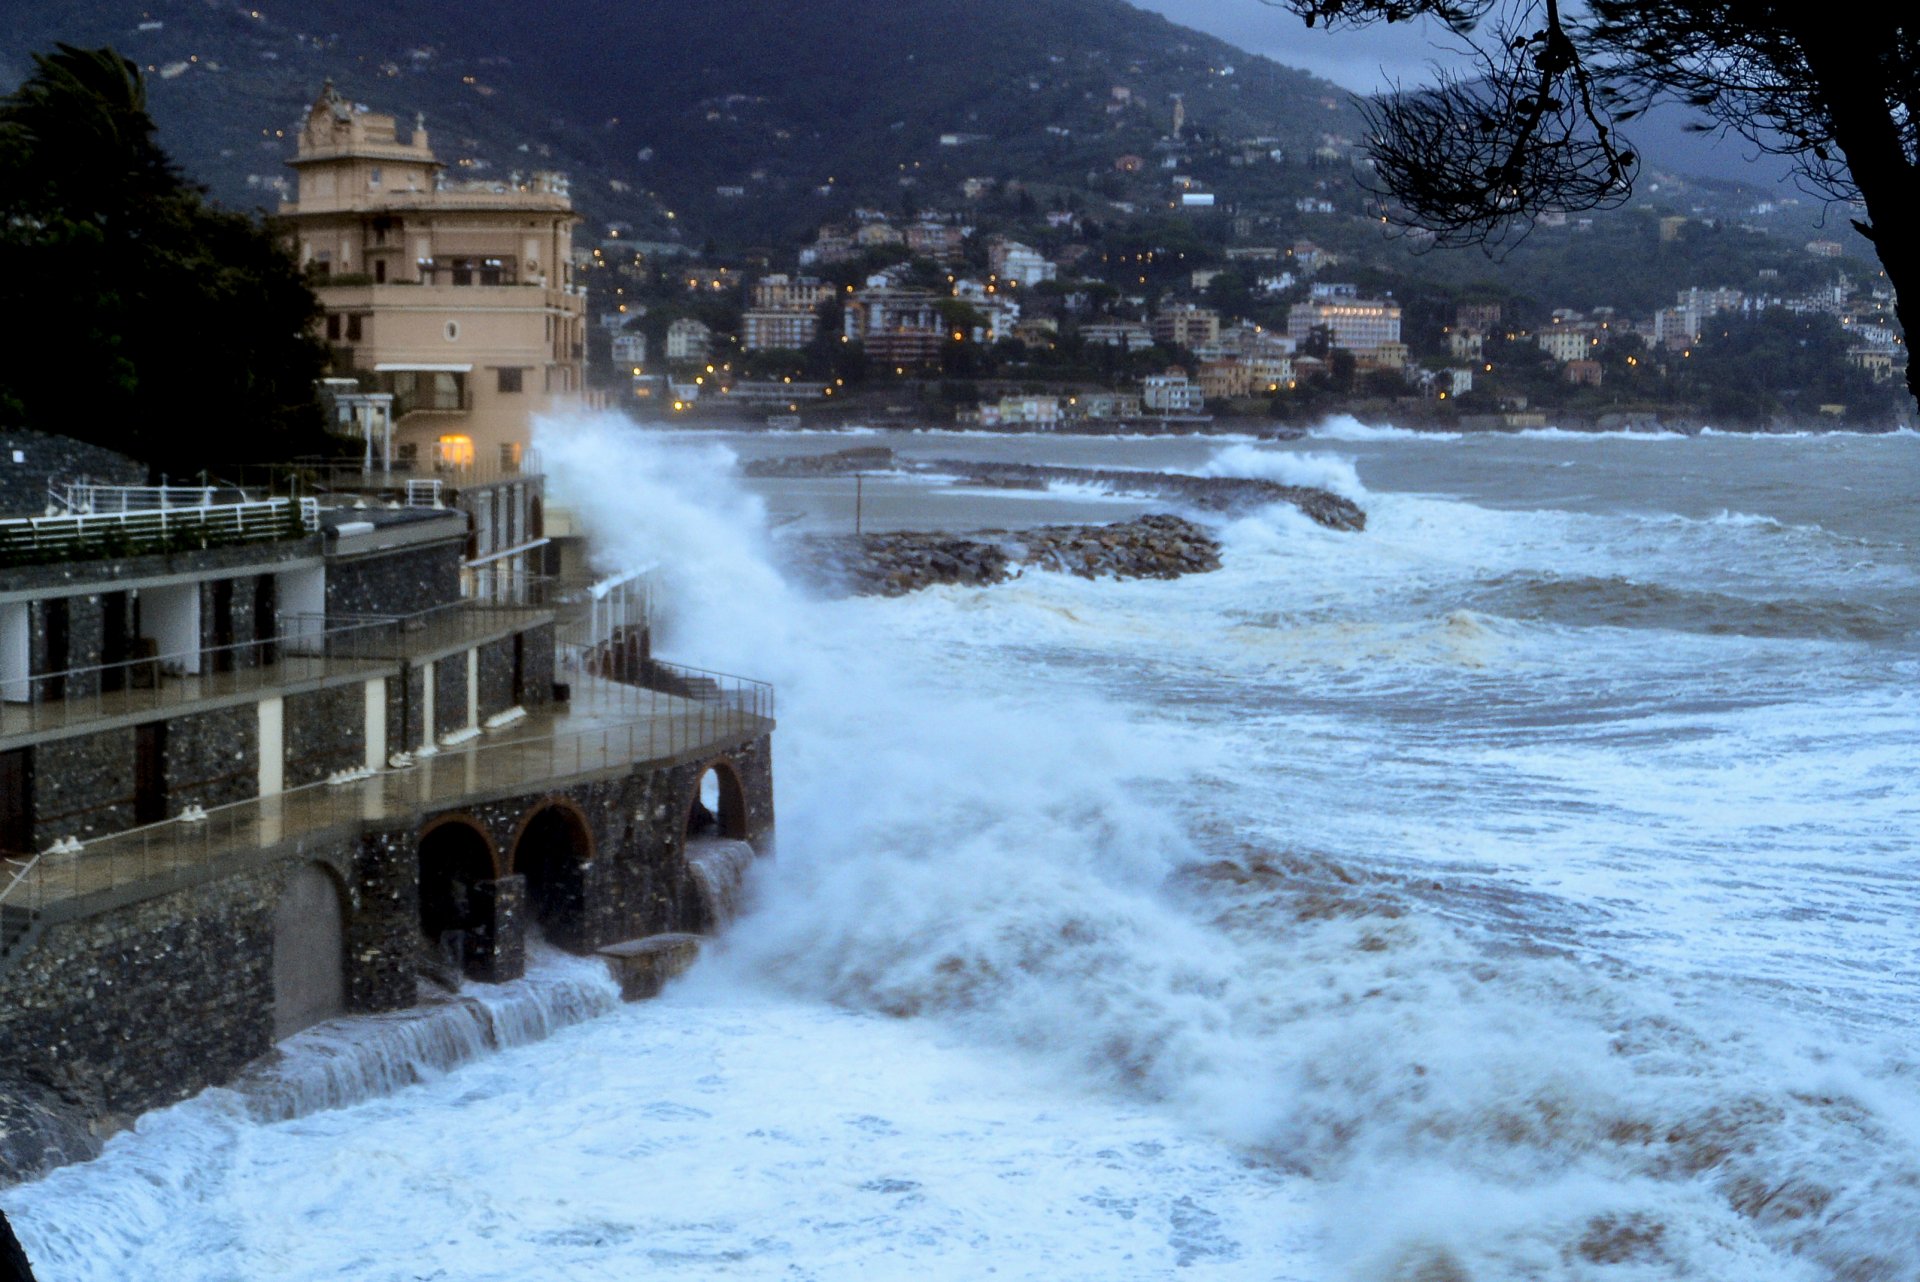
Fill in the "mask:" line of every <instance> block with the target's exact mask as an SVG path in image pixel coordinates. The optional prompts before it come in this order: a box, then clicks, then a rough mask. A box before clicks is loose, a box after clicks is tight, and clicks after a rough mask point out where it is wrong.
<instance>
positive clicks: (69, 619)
mask: <svg viewBox="0 0 1920 1282" xmlns="http://www.w3.org/2000/svg"><path fill="white" fill-rule="evenodd" d="M62 612H64V613H65V615H66V624H65V629H66V636H67V654H66V658H65V659H64V660H62V659H60V658H59V657H58V656H57V655H55V654H54V653H53V651H52V644H51V638H52V635H53V633H54V631H56V626H57V625H56V624H55V621H54V620H55V616H56V615H58V614H60V613H62ZM106 617H107V616H106V607H105V605H104V604H103V602H102V599H101V597H100V595H99V594H98V593H95V594H92V595H78V596H64V597H59V598H42V599H40V600H38V601H35V602H33V603H32V604H30V605H29V606H28V607H27V628H28V635H27V662H28V664H29V665H30V667H29V671H32V672H36V673H39V672H67V670H68V669H71V668H90V667H94V666H96V665H97V664H99V663H100V662H101V657H102V649H103V646H104V645H105V639H106ZM98 693H100V674H99V673H97V672H69V673H68V675H66V676H64V677H61V678H59V679H58V680H57V681H56V680H53V679H43V680H41V681H38V682H35V683H34V691H33V694H34V698H35V700H47V699H83V698H87V697H89V696H91V695H95V694H98Z"/></svg>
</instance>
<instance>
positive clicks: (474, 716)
mask: <svg viewBox="0 0 1920 1282" xmlns="http://www.w3.org/2000/svg"><path fill="white" fill-rule="evenodd" d="M467 728H468V729H470V730H478V729H479V728H480V650H479V647H477V646H476V647H474V648H472V649H470V650H468V651H467Z"/></svg>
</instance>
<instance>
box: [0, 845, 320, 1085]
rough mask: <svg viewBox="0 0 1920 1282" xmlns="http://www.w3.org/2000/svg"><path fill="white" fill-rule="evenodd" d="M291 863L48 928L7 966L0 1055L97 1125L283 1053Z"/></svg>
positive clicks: (0, 1011)
mask: <svg viewBox="0 0 1920 1282" xmlns="http://www.w3.org/2000/svg"><path fill="white" fill-rule="evenodd" d="M283 873H284V866H275V867H271V868H264V869H258V870H254V871H251V872H247V873H241V874H237V875H234V876H230V877H226V878H223V879H221V880H219V881H215V882H208V883H204V884H202V885H198V886H193V887H189V888H187V889H185V890H180V891H176V892H174V893H172V894H168V895H162V896H160V897H158V898H154V899H148V900H143V901H141V902H139V903H135V904H131V905H128V906H127V907H125V908H122V909H119V910H118V911H115V912H113V913H109V914H103V915H100V916H96V917H90V918H87V919H85V920H83V921H79V922H73V923H66V924H60V925H54V926H49V927H48V928H47V929H46V930H45V931H44V932H43V933H42V935H41V937H40V940H39V944H38V946H37V947H35V948H33V949H31V950H29V951H28V952H26V953H25V954H23V955H21V956H20V957H19V958H18V960H17V961H16V962H15V963H14V964H13V966H12V967H11V968H10V969H9V971H8V972H7V975H6V982H5V990H4V991H5V1001H4V1002H0V1046H4V1047H5V1048H6V1051H5V1058H6V1059H7V1060H8V1061H9V1062H10V1063H11V1064H12V1065H13V1067H14V1069H15V1071H17V1072H21V1073H22V1074H23V1075H25V1076H28V1077H29V1078H31V1079H33V1080H37V1081H40V1082H44V1083H45V1084H47V1085H48V1086H51V1087H52V1088H54V1089H55V1090H58V1091H59V1092H60V1093H61V1094H62V1095H64V1096H66V1097H67V1098H69V1099H72V1100H75V1101H77V1102H79V1103H81V1104H83V1105H84V1106H85V1107H86V1108H87V1109H88V1111H89V1112H91V1113H92V1114H93V1115H95V1116H110V1115H114V1114H130V1113H135V1112H139V1111H142V1110H145V1109H149V1108H154V1107H157V1106H160V1105H163V1104H168V1103H171V1102H173V1101H175V1100H179V1099H184V1098H185V1097H186V1096H188V1095H191V1094H193V1093H194V1092H195V1091H197V1090H200V1089H201V1088H203V1087H205V1086H207V1085H209V1084H211V1083H214V1082H219V1081H224V1080H227V1079H229V1078H231V1077H232V1076H233V1075H234V1074H235V1073H237V1072H239V1071H240V1069H241V1068H242V1067H244V1066H245V1065H246V1063H247V1062H248V1061H249V1060H252V1059H254V1058H256V1057H257V1056H260V1055H263V1054H265V1053H266V1052H267V1051H268V1050H269V1049H271V1048H272V1045H273V979H272V959H273V953H272V949H273V931H272V913H273V906H274V903H275V902H276V900H277V898H278V890H279V885H280V882H281V879H282V876H283Z"/></svg>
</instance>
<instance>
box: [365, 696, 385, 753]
mask: <svg viewBox="0 0 1920 1282" xmlns="http://www.w3.org/2000/svg"><path fill="white" fill-rule="evenodd" d="M366 730H367V735H366V745H367V751H366V758H365V764H366V767H367V769H369V770H379V769H382V768H384V767H385V766H386V764H387V679H386V678H385V677H375V678H373V679H372V680H371V681H368V682H367V714H366Z"/></svg>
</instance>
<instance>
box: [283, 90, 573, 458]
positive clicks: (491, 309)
mask: <svg viewBox="0 0 1920 1282" xmlns="http://www.w3.org/2000/svg"><path fill="white" fill-rule="evenodd" d="M287 163H288V164H289V165H291V166H292V167H293V169H294V170H295V172H296V173H297V174H298V176H299V187H298V192H297V195H296V198H295V199H294V200H291V201H286V202H283V203H282V205H281V207H280V213H281V215H282V217H283V218H285V219H286V220H287V222H288V225H289V228H290V235H291V237H292V240H293V244H294V249H295V252H296V254H297V256H298V258H299V261H300V262H301V264H302V265H303V266H304V267H305V268H306V270H307V271H308V273H309V275H310V277H311V278H312V279H313V282H314V286H315V292H316V293H317V294H318V295H319V297H320V303H321V306H322V307H323V308H324V309H325V316H324V318H323V320H322V321H321V322H320V323H321V327H322V328H321V332H322V336H323V337H324V338H325V339H326V340H327V342H328V343H329V345H331V347H332V348H333V352H334V370H335V373H336V374H344V375H351V376H353V377H356V378H358V379H359V380H360V381H361V382H363V383H365V384H370V385H371V386H372V387H373V388H374V389H375V390H378V391H381V392H386V393H389V394H391V395H392V396H393V398H394V399H393V414H394V434H393V444H394V449H395V451H396V458H395V459H394V460H393V461H395V462H397V463H401V464H411V465H412V466H415V467H419V468H431V469H434V470H439V471H446V472H454V473H474V472H476V471H477V472H481V473H487V472H497V471H505V472H515V471H518V470H519V468H520V466H521V462H522V459H523V456H524V454H525V451H526V449H527V446H528V439H529V434H530V431H531V427H532V422H533V417H534V415H536V414H541V413H551V412H555V411H558V410H562V409H565V408H567V407H571V406H575V405H578V404H580V403H581V402H582V399H583V395H584V393H583V388H584V386H585V377H584V375H585V364H584V363H585V355H586V290H585V289H584V287H582V286H580V285H577V284H575V283H574V277H573V271H574V268H573V243H572V240H573V228H574V226H575V225H576V224H577V223H578V222H579V221H580V219H579V217H578V216H577V215H576V214H575V213H574V212H573V206H572V203H571V202H570V200H569V198H568V192H567V184H566V180H565V179H564V178H563V177H561V176H560V175H558V174H551V173H536V174H533V175H532V176H531V177H528V178H526V179H523V180H510V181H505V182H464V183H456V182H449V181H447V180H446V179H445V177H444V175H443V173H442V170H443V166H442V164H441V163H440V161H439V160H438V159H436V158H435V156H434V153H433V149H432V147H431V145H430V144H429V141H428V138H427V130H426V127H425V125H424V124H422V123H418V122H416V123H415V125H414V129H413V132H412V134H411V135H410V136H409V137H408V138H407V139H406V140H404V141H403V140H402V139H401V138H400V136H399V133H398V131H397V129H396V127H395V123H394V117H392V116H387V115H381V114H378V113H375V112H367V111H361V110H359V109H357V108H356V107H355V106H354V105H353V104H352V103H350V102H348V101H347V100H346V99H344V98H342V97H341V96H340V95H339V94H338V93H337V92H336V91H335V90H334V89H333V87H332V85H331V84H329V85H328V86H327V87H326V88H325V89H323V90H322V91H321V93H320V96H319V97H318V98H317V99H315V101H314V103H313V106H312V108H311V109H310V110H309V111H308V113H307V119H306V123H305V125H304V126H303V127H302V129H301V131H300V135H299V141H298V149H297V151H296V153H295V155H294V157H293V159H292V160H290V161H288V162H287Z"/></svg>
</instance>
